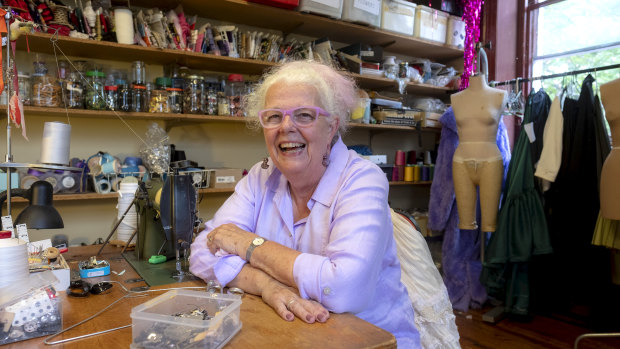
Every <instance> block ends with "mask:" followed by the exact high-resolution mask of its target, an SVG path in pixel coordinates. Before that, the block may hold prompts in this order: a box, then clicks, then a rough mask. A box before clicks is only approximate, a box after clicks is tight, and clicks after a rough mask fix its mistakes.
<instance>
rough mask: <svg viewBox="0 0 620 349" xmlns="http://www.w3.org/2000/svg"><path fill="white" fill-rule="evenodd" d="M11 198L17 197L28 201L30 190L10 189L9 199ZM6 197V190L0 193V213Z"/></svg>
mask: <svg viewBox="0 0 620 349" xmlns="http://www.w3.org/2000/svg"><path fill="white" fill-rule="evenodd" d="M13 196H19V197H22V198H24V199H28V200H30V189H11V197H13ZM6 197H7V193H6V190H4V191H2V192H0V211H2V207H3V206H4V202H5V201H6Z"/></svg>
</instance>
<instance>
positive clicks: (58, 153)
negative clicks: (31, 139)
mask: <svg viewBox="0 0 620 349" xmlns="http://www.w3.org/2000/svg"><path fill="white" fill-rule="evenodd" d="M70 139H71V125H69V124H65V123H62V122H46V123H45V125H44V126H43V141H42V142H41V163H44V164H55V165H68V164H69V143H70Z"/></svg>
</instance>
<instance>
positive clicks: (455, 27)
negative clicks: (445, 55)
mask: <svg viewBox="0 0 620 349" xmlns="http://www.w3.org/2000/svg"><path fill="white" fill-rule="evenodd" d="M446 44H448V45H450V46H454V47H458V48H463V47H465V22H464V21H463V20H462V19H461V17H457V16H450V18H448V32H447V34H446Z"/></svg>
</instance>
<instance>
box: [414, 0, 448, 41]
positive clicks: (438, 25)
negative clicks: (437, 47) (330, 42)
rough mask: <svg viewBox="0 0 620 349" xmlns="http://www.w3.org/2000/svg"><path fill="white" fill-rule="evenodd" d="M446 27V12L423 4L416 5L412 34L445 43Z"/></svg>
mask: <svg viewBox="0 0 620 349" xmlns="http://www.w3.org/2000/svg"><path fill="white" fill-rule="evenodd" d="M447 28H448V14H447V13H445V12H442V11H439V10H435V9H433V8H430V7H427V6H424V5H418V6H417V7H416V13H415V25H414V30H413V36H415V37H417V38H420V39H426V40H432V41H437V42H440V43H442V44H445V43H446V31H447Z"/></svg>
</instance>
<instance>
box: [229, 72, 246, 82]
mask: <svg viewBox="0 0 620 349" xmlns="http://www.w3.org/2000/svg"><path fill="white" fill-rule="evenodd" d="M228 81H231V82H239V81H243V75H241V74H230V75H228Z"/></svg>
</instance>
